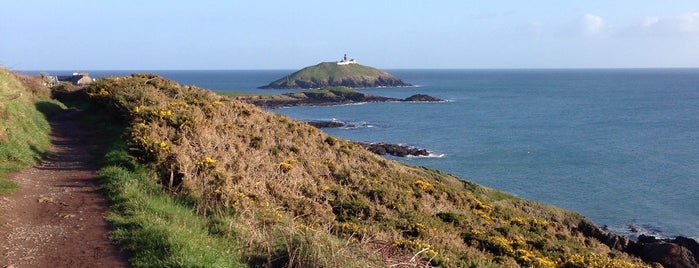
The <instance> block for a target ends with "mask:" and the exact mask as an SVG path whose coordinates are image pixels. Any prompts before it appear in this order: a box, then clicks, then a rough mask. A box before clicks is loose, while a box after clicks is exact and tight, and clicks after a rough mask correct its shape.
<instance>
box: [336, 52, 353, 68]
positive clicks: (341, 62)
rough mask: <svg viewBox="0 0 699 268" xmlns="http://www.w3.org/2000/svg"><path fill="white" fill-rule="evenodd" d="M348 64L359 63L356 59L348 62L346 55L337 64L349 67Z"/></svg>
mask: <svg viewBox="0 0 699 268" xmlns="http://www.w3.org/2000/svg"><path fill="white" fill-rule="evenodd" d="M347 64H357V61H356V60H354V59H351V60H347V54H345V56H344V57H342V60H340V61H338V62H337V65H347Z"/></svg>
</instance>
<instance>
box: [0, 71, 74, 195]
mask: <svg viewBox="0 0 699 268" xmlns="http://www.w3.org/2000/svg"><path fill="white" fill-rule="evenodd" d="M36 79H39V78H33V77H28V76H24V75H19V74H15V73H13V72H11V71H9V70H7V69H4V68H0V195H3V194H8V193H11V192H13V191H15V190H16V189H18V186H17V184H15V183H14V182H12V181H10V180H8V179H7V176H8V175H9V174H10V173H13V172H17V171H20V170H22V169H24V168H25V167H28V166H31V165H33V164H35V163H36V162H37V161H39V160H40V159H41V158H42V157H44V156H45V155H46V153H47V150H48V147H49V145H50V140H49V132H50V126H49V123H48V121H47V119H46V118H47V116H49V115H51V114H52V113H55V112H56V111H58V110H60V109H62V108H63V107H64V106H62V105H61V104H60V103H59V102H57V101H54V100H50V99H48V97H47V96H48V95H49V94H48V92H49V89H48V88H46V87H43V84H42V83H41V82H40V81H37V80H36Z"/></svg>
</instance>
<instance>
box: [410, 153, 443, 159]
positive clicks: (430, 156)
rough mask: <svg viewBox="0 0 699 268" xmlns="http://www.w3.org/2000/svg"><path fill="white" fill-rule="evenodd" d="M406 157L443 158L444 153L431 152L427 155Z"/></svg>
mask: <svg viewBox="0 0 699 268" xmlns="http://www.w3.org/2000/svg"><path fill="white" fill-rule="evenodd" d="M406 157H407V158H444V154H433V153H430V154H429V155H408V156H406Z"/></svg>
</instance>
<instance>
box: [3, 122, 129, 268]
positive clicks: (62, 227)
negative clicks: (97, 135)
mask: <svg viewBox="0 0 699 268" xmlns="http://www.w3.org/2000/svg"><path fill="white" fill-rule="evenodd" d="M78 116H79V112H77V111H66V112H63V113H61V114H59V115H56V116H54V117H53V118H51V119H50V120H49V121H50V122H51V128H52V135H51V141H52V144H53V148H52V150H51V152H52V155H51V156H50V157H48V159H46V160H44V161H43V163H41V164H40V165H38V166H37V167H34V168H29V169H26V170H24V171H22V172H20V173H18V174H15V175H13V176H11V177H10V179H12V180H14V181H15V182H17V183H18V184H19V185H20V190H18V191H17V192H15V193H13V194H11V195H6V196H2V197H0V267H14V268H23V267H128V262H127V258H126V257H125V255H124V254H122V253H120V252H119V251H118V250H117V249H116V248H115V247H114V246H113V245H112V244H111V242H110V241H109V239H108V238H107V232H108V224H107V222H106V220H105V213H106V211H107V203H106V199H105V197H104V195H103V194H102V193H101V192H100V191H99V190H98V186H97V182H96V179H95V177H96V175H95V170H96V166H95V165H94V163H93V159H92V158H91V156H90V155H89V154H88V153H87V148H86V144H85V143H84V140H85V138H86V134H87V133H86V130H85V128H84V127H83V126H82V124H80V120H78V119H77V118H78Z"/></svg>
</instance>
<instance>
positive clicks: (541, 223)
mask: <svg viewBox="0 0 699 268" xmlns="http://www.w3.org/2000/svg"><path fill="white" fill-rule="evenodd" d="M85 93H86V95H87V96H89V98H90V99H92V100H93V101H95V102H96V103H97V104H99V106H100V107H104V110H105V112H107V113H109V114H111V115H113V116H114V117H115V118H118V119H119V120H121V122H123V124H125V125H126V126H127V128H126V131H125V133H124V135H123V137H124V138H125V139H126V141H127V143H128V146H129V150H130V152H131V154H132V155H133V156H134V157H136V158H137V159H139V160H140V161H141V162H142V163H145V164H147V165H150V166H151V167H152V168H153V169H154V170H155V171H156V172H157V174H158V175H157V176H158V178H159V181H160V182H161V185H162V187H164V188H166V189H169V190H170V191H171V192H172V193H173V194H174V195H177V196H181V197H183V198H185V199H187V200H192V203H193V208H195V209H196V210H197V211H198V212H199V213H200V214H201V215H203V216H205V218H206V219H207V221H208V222H209V228H210V232H211V234H212V235H215V236H219V237H227V238H229V239H231V241H233V244H235V246H232V248H230V249H229V250H230V251H234V252H237V254H238V255H239V256H241V258H240V259H241V260H245V261H247V262H248V263H249V264H250V265H253V266H258V265H260V266H265V265H267V266H294V267H371V266H386V265H393V264H410V265H420V264H421V265H436V266H444V267H464V266H466V267H468V266H499V265H505V266H517V265H519V266H527V267H556V266H563V265H568V266H570V265H573V266H574V265H578V264H581V263H588V261H587V260H590V259H594V262H595V263H611V264H614V266H619V267H623V266H625V265H626V266H636V265H641V264H640V263H639V261H638V260H634V259H631V258H629V257H628V256H626V255H624V254H621V253H619V254H615V255H614V256H617V257H615V258H616V259H615V260H614V262H611V259H610V257H608V255H607V254H608V253H610V252H611V250H610V249H609V248H607V247H606V246H603V245H602V244H600V243H599V242H596V241H595V240H590V239H587V238H585V237H583V236H582V235H581V234H580V233H579V232H577V231H576V226H578V224H579V223H580V222H582V221H585V219H584V218H583V217H581V216H579V215H577V214H574V213H571V212H567V211H563V210H560V209H555V208H551V207H547V206H543V205H539V204H536V203H533V202H529V201H525V200H521V199H518V198H514V197H512V196H509V195H507V194H504V193H501V192H498V191H495V190H493V189H489V188H485V187H481V186H478V185H475V184H473V183H470V182H467V181H463V180H460V179H459V178H456V177H453V176H450V175H446V174H442V173H440V172H436V171H432V170H428V169H424V168H419V167H410V166H406V165H403V164H399V163H397V162H394V161H389V160H386V159H383V158H380V157H378V156H375V155H374V154H372V153H370V152H368V151H366V150H365V149H363V148H361V147H360V146H358V145H355V144H354V143H352V142H349V141H345V140H342V139H338V138H335V137H331V136H328V135H326V134H325V133H323V132H321V131H319V130H318V129H316V128H314V127H312V126H310V125H308V124H306V123H302V122H298V121H295V120H292V119H290V118H288V117H287V116H284V115H278V114H273V113H270V112H266V111H263V110H261V109H259V108H257V107H255V106H253V105H250V104H246V103H243V102H240V101H237V100H232V99H229V98H226V97H222V96H219V95H217V94H214V93H213V92H210V91H206V90H203V89H200V88H196V87H192V86H181V85H178V84H177V83H175V82H172V81H169V80H166V79H163V78H161V77H159V76H156V75H147V74H135V75H132V76H131V77H120V78H107V79H100V80H98V81H97V82H96V83H93V84H92V85H91V86H90V87H89V88H87V89H86V91H85ZM580 256H586V257H585V258H586V259H584V260H581V257H580ZM607 260H610V261H607Z"/></svg>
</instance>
